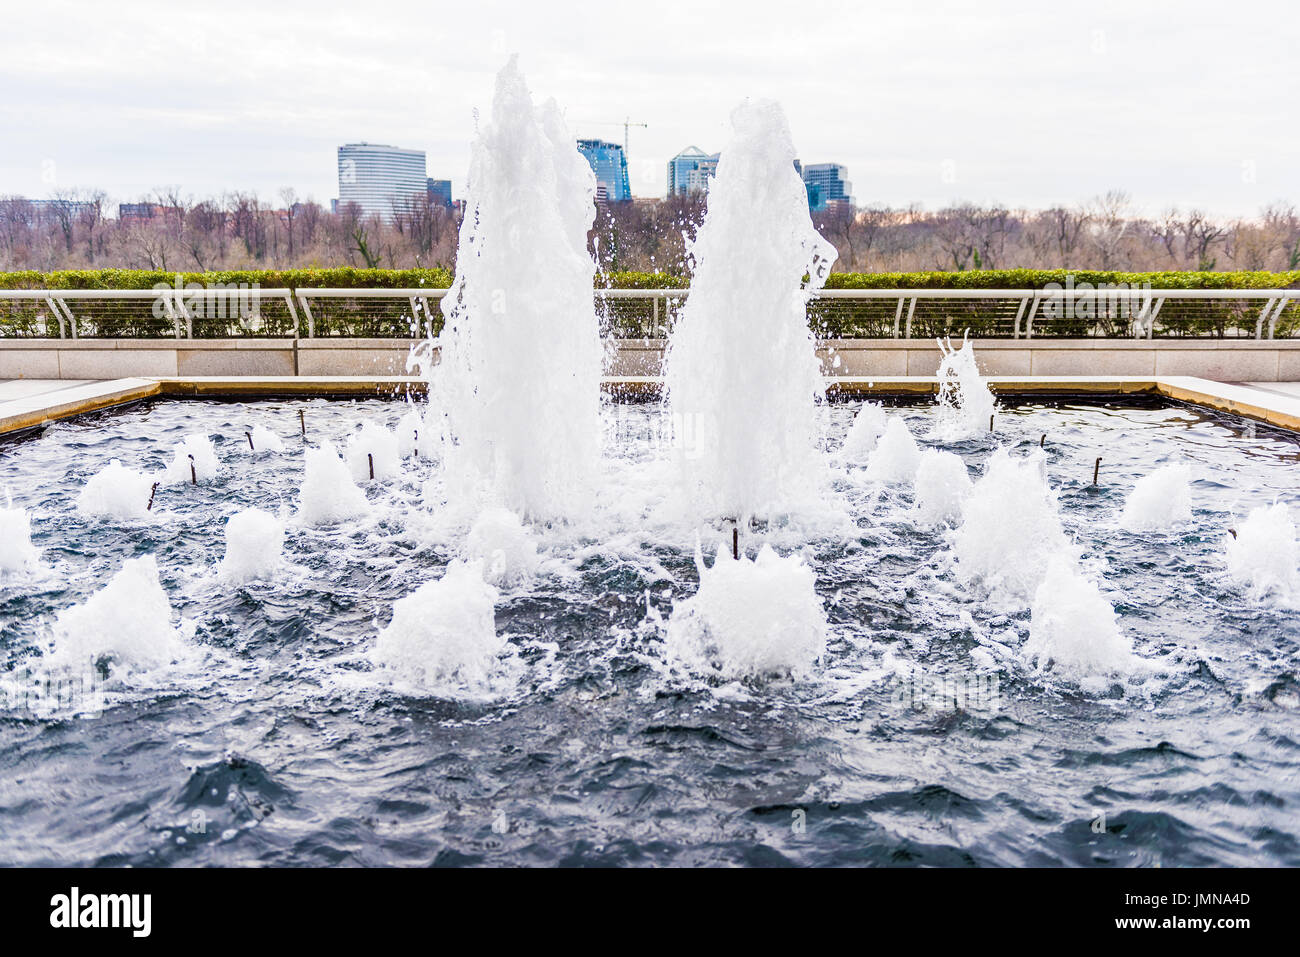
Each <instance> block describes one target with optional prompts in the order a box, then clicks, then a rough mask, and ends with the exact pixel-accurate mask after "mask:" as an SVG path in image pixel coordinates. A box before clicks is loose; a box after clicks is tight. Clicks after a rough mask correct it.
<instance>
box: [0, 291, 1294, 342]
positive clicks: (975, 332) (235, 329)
mask: <svg viewBox="0 0 1300 957" xmlns="http://www.w3.org/2000/svg"><path fill="white" fill-rule="evenodd" d="M447 294H448V290H446V289H431V288H427V287H420V288H411V289H334V288H328V289H261V288H257V287H248V286H240V287H224V288H223V287H213V288H210V289H196V288H183V289H170V288H169V289H165V290H156V289H141V290H72V289H23V290H0V339H3V338H49V339H91V338H147V339H157V338H176V339H226V338H250V337H252V338H257V337H270V338H293V339H297V338H326V337H345V338H375V339H414V338H423V337H425V336H430V335H437V334H438V333H439V332H440V331H441V329H442V323H443V311H442V299H443V298H444V297H445V296H446V295H447ZM689 295H690V290H689V289H598V290H595V292H594V296H595V303H596V309H597V313H598V315H599V317H600V320H601V324H602V331H603V332H604V334H605V335H607V336H611V337H616V338H625V339H650V340H654V339H663V338H665V337H666V336H667V335H668V333H669V331H670V330H671V328H672V325H673V323H674V322H675V321H676V320H677V318H678V317H679V316H680V314H681V310H682V306H683V305H684V303H685V302H686V300H687V298H688V297H689ZM808 317H809V321H810V323H811V324H812V328H813V330H814V332H815V333H816V334H817V335H818V337H820V338H829V339H833V338H852V339H932V338H934V337H936V336H945V335H961V334H963V333H966V332H968V333H969V334H970V335H971V336H972V337H977V338H1006V339H1034V338H1093V337H1096V338H1143V339H1156V338H1160V339H1165V338H1213V339H1275V338H1294V337H1298V336H1300V289H1152V288H1146V287H1142V288H1136V287H1135V288H1106V287H1102V288H1095V289H1093V288H1089V289H1076V288H1069V287H1066V288H1059V289H1055V288H1047V289H823V290H820V291H818V292H816V293H814V294H812V295H811V296H810V298H809V302H808Z"/></svg>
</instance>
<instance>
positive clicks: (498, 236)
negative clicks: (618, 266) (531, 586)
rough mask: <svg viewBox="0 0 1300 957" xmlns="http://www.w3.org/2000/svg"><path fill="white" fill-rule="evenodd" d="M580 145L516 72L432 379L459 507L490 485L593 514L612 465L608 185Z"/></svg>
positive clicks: (491, 127) (503, 91) (483, 161)
mask: <svg viewBox="0 0 1300 957" xmlns="http://www.w3.org/2000/svg"><path fill="white" fill-rule="evenodd" d="M574 143H575V141H574V138H573V137H572V136H571V135H570V134H569V131H568V130H567V129H566V128H565V125H564V121H563V120H562V118H561V116H560V111H559V108H558V107H557V106H556V105H555V103H554V101H548V102H547V103H546V104H545V105H544V106H542V107H540V108H539V107H536V106H534V105H533V100H532V97H531V95H530V94H529V92H528V88H527V86H526V85H525V83H524V78H523V75H522V74H521V73H520V72H519V69H518V67H517V65H516V62H515V59H514V58H511V60H510V62H509V63H508V64H507V65H506V66H505V68H504V69H503V70H502V71H501V72H500V74H498V76H497V85H496V95H495V97H494V99H493V103H492V118H491V121H490V122H489V123H487V124H486V125H485V126H484V127H483V128H482V130H480V132H479V135H478V138H477V140H476V141H475V143H474V147H473V156H472V159H471V161H470V169H469V178H468V182H467V185H466V193H467V203H468V211H467V213H466V215H465V220H464V224H463V225H462V227H461V231H460V242H459V246H458V249H457V257H456V279H455V281H454V282H453V283H452V287H451V289H450V290H449V292H448V294H447V297H446V298H445V299H444V300H443V309H444V311H445V312H446V315H447V320H446V325H445V326H444V328H443V331H442V335H441V336H440V337H439V339H438V347H439V352H440V359H439V361H438V364H437V365H436V366H433V367H432V368H431V369H430V370H429V371H428V373H427V374H428V378H429V388H430V407H431V409H433V410H435V411H437V410H440V411H441V413H442V415H441V422H440V426H441V431H442V436H441V438H442V441H443V445H444V463H445V467H446V474H447V484H448V490H449V494H451V495H457V494H460V495H472V494H473V493H474V492H475V490H477V489H479V488H480V487H481V486H484V485H486V486H488V487H489V488H490V489H492V490H493V491H494V492H495V493H496V495H497V496H499V497H500V499H502V500H503V501H504V502H505V504H506V505H508V506H510V507H511V508H513V509H515V510H516V511H518V512H520V513H522V514H523V515H525V516H526V517H529V518H536V519H552V518H563V517H568V516H572V515H575V514H577V513H580V512H581V511H582V510H583V509H584V507H585V505H586V503H587V502H588V501H589V495H588V494H587V490H588V487H589V485H590V482H591V480H592V477H593V475H594V472H595V468H596V464H597V456H598V452H599V435H600V427H599V414H600V376H601V367H602V363H603V361H604V353H603V347H602V345H601V342H600V330H599V325H598V322H597V319H596V310H595V300H594V294H593V288H594V280H595V272H596V267H595V263H594V262H593V261H592V259H591V256H590V254H589V253H588V251H587V233H588V231H589V229H590V228H591V225H592V222H593V221H594V219H595V210H596V207H595V203H594V197H595V193H596V180H595V176H594V174H593V173H592V171H591V167H590V166H589V165H588V164H587V161H586V160H585V159H584V158H583V157H582V154H580V153H579V152H578V151H577V148H576V147H575V145H574ZM425 358H428V356H427V355H426V357H425ZM417 361H418V357H417Z"/></svg>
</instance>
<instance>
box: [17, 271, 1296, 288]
mask: <svg viewBox="0 0 1300 957" xmlns="http://www.w3.org/2000/svg"><path fill="white" fill-rule="evenodd" d="M180 275H181V280H182V282H183V283H189V282H201V283H241V282H242V283H250V284H251V283H257V284H258V285H260V286H262V287H263V288H267V289H274V288H284V287H288V288H290V289H297V288H300V287H307V288H310V287H313V286H316V287H322V286H323V287H332V288H349V287H351V288H357V289H365V288H384V289H391V288H403V287H416V286H430V287H433V288H435V289H436V288H445V287H447V286H450V285H451V280H452V274H451V271H450V270H448V269H442V268H438V269H351V268H347V267H340V268H331V269H240V270H229V271H224V272H206V273H195V272H186V273H181V274H180ZM1068 276H1073V277H1074V281H1075V283H1076V284H1079V283H1085V282H1088V283H1093V284H1094V285H1098V284H1101V283H1121V282H1122V283H1129V284H1142V283H1148V282H1149V283H1150V284H1151V285H1152V287H1154V288H1156V289H1266V288H1270V287H1272V288H1290V289H1294V288H1297V287H1300V271H1295V272H1100V271H1096V270H1088V269H985V270H967V271H963V272H898V273H888V272H882V273H839V272H837V273H832V274H831V276H830V278H829V279H828V280H827V282H826V288H827V289H893V288H900V289H1039V288H1042V287H1043V286H1045V285H1047V284H1048V283H1060V284H1062V285H1064V284H1065V281H1066V277H1068ZM175 281H176V274H175V273H167V272H155V271H151V270H146V269H77V270H67V271H63V272H49V273H40V272H35V271H31V270H28V271H24V272H0V288H4V289H151V288H153V286H154V285H155V284H157V283H160V282H165V283H169V284H171V283H174V282H175ZM596 285H597V286H599V287H602V288H610V289H681V288H684V287H686V286H688V285H690V280H689V279H686V278H684V277H682V276H670V275H667V274H666V273H648V272H615V273H607V274H604V273H603V274H600V275H598V276H597V277H596Z"/></svg>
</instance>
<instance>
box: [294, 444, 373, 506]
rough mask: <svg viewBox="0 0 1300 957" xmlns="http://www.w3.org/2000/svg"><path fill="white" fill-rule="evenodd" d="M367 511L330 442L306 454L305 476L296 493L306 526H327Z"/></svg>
mask: <svg viewBox="0 0 1300 957" xmlns="http://www.w3.org/2000/svg"><path fill="white" fill-rule="evenodd" d="M369 511H370V503H369V502H367V501H366V495H365V493H364V492H362V491H361V489H359V488H357V486H356V483H355V482H353V481H352V474H351V473H350V472H349V471H348V466H347V464H346V463H345V462H344V461H343V460H342V459H341V458H339V455H338V453H337V452H336V451H335V450H334V445H333V443H331V442H322V443H321V446H320V448H318V449H308V450H307V453H306V475H305V476H304V478H303V481H302V488H301V489H300V490H299V493H298V514H299V517H301V519H302V520H303V521H304V522H306V523H307V524H309V525H329V524H331V523H334V522H342V521H346V520H347V519H350V518H358V517H360V516H362V515H365V514H366V513H368V512H369Z"/></svg>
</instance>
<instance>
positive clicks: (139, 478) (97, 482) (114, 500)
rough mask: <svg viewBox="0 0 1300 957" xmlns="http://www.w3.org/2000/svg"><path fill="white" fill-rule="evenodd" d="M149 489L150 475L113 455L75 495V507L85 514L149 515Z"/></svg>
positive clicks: (151, 490)
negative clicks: (130, 467)
mask: <svg viewBox="0 0 1300 957" xmlns="http://www.w3.org/2000/svg"><path fill="white" fill-rule="evenodd" d="M152 492H153V478H152V477H151V476H149V475H145V474H144V473H142V472H137V471H135V470H134V469H129V468H127V467H126V466H125V465H123V464H122V463H121V461H120V460H118V459H113V460H111V461H110V462H109V463H108V465H106V466H104V468H102V469H100V470H99V471H98V472H97V473H95V474H94V475H92V476H91V477H90V479H89V480H88V481H87V482H86V487H85V488H83V489H82V490H81V493H80V494H79V495H78V496H77V511H78V513H80V514H81V515H84V516H86V517H87V518H112V519H131V518H148V517H149V500H150V498H151V497H152Z"/></svg>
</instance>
